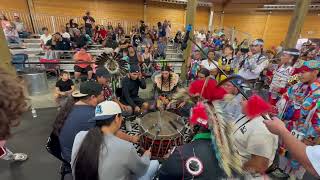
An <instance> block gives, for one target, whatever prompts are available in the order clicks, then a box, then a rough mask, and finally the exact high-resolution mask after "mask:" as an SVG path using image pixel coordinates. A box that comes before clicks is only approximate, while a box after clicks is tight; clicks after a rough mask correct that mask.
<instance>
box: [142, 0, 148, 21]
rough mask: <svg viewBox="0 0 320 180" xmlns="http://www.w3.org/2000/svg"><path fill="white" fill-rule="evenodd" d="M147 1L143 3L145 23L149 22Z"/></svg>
mask: <svg viewBox="0 0 320 180" xmlns="http://www.w3.org/2000/svg"><path fill="white" fill-rule="evenodd" d="M147 5H148V4H147V0H144V1H143V21H144V22H146V21H147Z"/></svg>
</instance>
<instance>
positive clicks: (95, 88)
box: [72, 81, 102, 98]
mask: <svg viewBox="0 0 320 180" xmlns="http://www.w3.org/2000/svg"><path fill="white" fill-rule="evenodd" d="M101 91H102V85H100V84H98V83H97V82H94V81H86V82H83V83H81V84H80V90H79V91H74V92H73V93H72V96H73V97H75V98H81V97H86V96H92V95H94V96H98V95H100V94H101Z"/></svg>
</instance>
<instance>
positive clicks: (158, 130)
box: [150, 129, 160, 148]
mask: <svg viewBox="0 0 320 180" xmlns="http://www.w3.org/2000/svg"><path fill="white" fill-rule="evenodd" d="M159 134H160V129H157V132H156V136H155V137H154V139H153V140H152V143H151V146H150V148H152V146H153V144H154V142H155V140H156V139H157V137H158V135H159Z"/></svg>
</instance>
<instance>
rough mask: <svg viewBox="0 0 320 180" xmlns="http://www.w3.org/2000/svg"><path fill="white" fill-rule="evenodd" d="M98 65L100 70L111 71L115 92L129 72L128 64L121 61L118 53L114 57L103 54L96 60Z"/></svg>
mask: <svg viewBox="0 0 320 180" xmlns="http://www.w3.org/2000/svg"><path fill="white" fill-rule="evenodd" d="M96 65H97V66H98V68H106V69H107V70H108V71H109V73H110V75H111V84H112V89H113V92H116V90H117V88H119V86H120V84H121V78H122V77H124V76H125V75H126V74H127V73H128V72H129V69H128V62H127V61H125V60H123V59H121V58H120V57H119V54H117V53H116V54H114V55H112V54H111V53H110V54H107V53H102V54H101V55H99V56H98V57H97V58H96Z"/></svg>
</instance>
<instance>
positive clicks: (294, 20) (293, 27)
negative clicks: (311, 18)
mask: <svg viewBox="0 0 320 180" xmlns="http://www.w3.org/2000/svg"><path fill="white" fill-rule="evenodd" d="M310 2H311V0H298V1H297V2H296V7H295V9H294V12H293V15H292V17H291V21H290V25H289V29H288V33H287V36H286V39H285V43H284V47H285V48H293V47H295V45H296V43H297V40H298V38H299V35H300V33H301V29H302V26H303V23H304V20H305V17H306V15H307V13H308V10H309V5H310Z"/></svg>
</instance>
